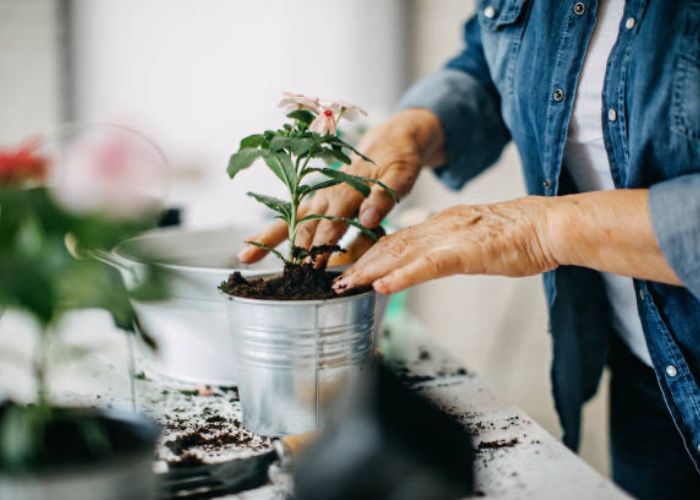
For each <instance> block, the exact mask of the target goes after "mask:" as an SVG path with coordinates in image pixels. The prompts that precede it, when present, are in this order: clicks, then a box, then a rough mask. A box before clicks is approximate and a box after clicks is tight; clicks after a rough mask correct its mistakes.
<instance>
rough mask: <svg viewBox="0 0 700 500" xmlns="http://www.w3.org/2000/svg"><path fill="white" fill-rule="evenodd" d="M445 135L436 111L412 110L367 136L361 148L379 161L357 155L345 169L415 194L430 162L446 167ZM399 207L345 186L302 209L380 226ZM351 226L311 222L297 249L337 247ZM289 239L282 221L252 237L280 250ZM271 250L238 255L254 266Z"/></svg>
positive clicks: (380, 193)
mask: <svg viewBox="0 0 700 500" xmlns="http://www.w3.org/2000/svg"><path fill="white" fill-rule="evenodd" d="M443 142H444V137H443V132H442V128H441V125H440V122H439V120H438V118H437V116H435V114H433V113H432V112H431V111H428V110H424V109H410V110H405V111H401V112H399V113H397V114H396V115H394V116H393V117H391V118H390V119H388V120H387V121H386V122H384V123H383V124H381V125H379V126H378V127H375V128H374V129H372V130H371V131H370V132H368V133H367V134H366V135H365V136H364V137H363V139H362V141H361V142H360V144H359V146H358V149H359V150H360V151H362V152H363V153H364V154H365V155H366V156H368V157H369V158H372V160H374V163H369V162H366V161H363V160H362V159H361V158H357V157H355V159H354V161H353V163H352V164H351V165H349V166H348V167H345V168H343V170H345V171H347V172H349V173H352V174H356V175H362V176H365V177H371V178H374V179H378V180H380V181H382V182H383V183H384V184H386V185H387V186H389V187H390V188H392V189H393V190H394V191H396V193H397V194H398V195H399V197H403V196H405V195H406V194H408V192H409V191H410V190H411V188H412V187H413V184H414V183H415V181H416V178H417V177H418V172H419V171H420V168H421V166H422V165H425V164H442V163H443V162H444V158H443V157H442V147H443ZM393 206H394V200H393V199H392V197H391V196H390V195H389V194H388V193H387V192H386V191H384V190H383V189H382V188H380V187H379V186H373V188H372V192H371V194H370V196H369V197H368V198H366V199H365V198H363V197H362V195H361V194H359V193H358V192H357V191H356V190H354V189H353V188H352V187H350V186H348V185H346V184H339V185H337V186H334V187H331V188H328V189H324V190H321V191H319V192H318V193H317V194H316V195H315V196H314V197H313V198H312V199H311V200H309V201H308V202H305V203H303V204H302V206H301V207H300V208H299V214H300V216H304V215H306V214H310V213H313V214H319V215H333V216H336V217H346V218H352V217H355V216H356V215H359V219H360V222H361V223H362V224H364V225H365V226H367V227H369V228H376V227H378V226H379V224H380V223H381V221H382V219H383V218H384V217H385V216H386V215H387V213H389V211H390V210H391V209H392V208H393ZM346 229H347V226H346V225H344V224H340V223H337V222H331V221H328V220H321V221H319V220H312V221H309V222H306V223H304V224H303V225H302V226H300V227H299V229H298V230H297V240H296V245H297V246H300V247H304V248H308V247H312V246H316V245H325V244H330V245H333V244H335V243H337V242H338V240H339V239H340V237H341V236H342V235H343V233H345V230H346ZM286 238H287V225H286V224H285V223H284V222H282V221H278V222H276V223H274V224H272V225H271V226H270V227H269V228H268V229H267V230H265V231H263V232H262V233H259V234H256V235H254V236H251V237H250V238H248V239H249V240H254V241H258V242H260V243H263V244H265V245H267V246H270V247H275V246H277V245H278V244H280V243H281V242H282V241H284V240H285V239H286ZM265 254H266V252H265V251H264V250H263V249H261V248H258V247H253V246H248V247H246V248H245V249H244V250H243V251H242V252H241V253H240V255H239V258H240V260H241V261H242V262H245V263H252V262H255V261H258V260H260V259H261V258H262V257H264V256H265Z"/></svg>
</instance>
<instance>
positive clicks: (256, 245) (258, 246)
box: [245, 241, 287, 262]
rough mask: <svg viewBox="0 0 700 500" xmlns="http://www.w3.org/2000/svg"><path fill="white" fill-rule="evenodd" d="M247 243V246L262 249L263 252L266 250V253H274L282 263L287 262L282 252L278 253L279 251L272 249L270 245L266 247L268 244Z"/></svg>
mask: <svg viewBox="0 0 700 500" xmlns="http://www.w3.org/2000/svg"><path fill="white" fill-rule="evenodd" d="M245 243H246V244H247V245H252V246H254V247H257V248H262V249H263V250H265V251H267V252H272V253H273V254H275V255H276V256H277V258H278V259H280V260H281V261H282V262H287V259H285V258H284V256H283V255H282V254H281V253H280V252H278V251H277V250H275V249H274V248H272V247H271V246H270V245H266V244H264V243H260V242H258V241H246V242H245Z"/></svg>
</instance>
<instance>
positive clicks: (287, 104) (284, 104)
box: [279, 92, 321, 114]
mask: <svg viewBox="0 0 700 500" xmlns="http://www.w3.org/2000/svg"><path fill="white" fill-rule="evenodd" d="M282 96H283V97H282V100H281V101H280V103H279V107H280V108H284V111H285V112H286V113H291V112H292V111H296V110H297V109H306V110H308V111H311V112H312V113H314V114H318V113H320V112H321V108H320V106H319V101H318V98H317V97H309V96H306V95H303V94H294V93H292V92H282Z"/></svg>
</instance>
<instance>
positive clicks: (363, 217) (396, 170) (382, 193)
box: [359, 163, 417, 228]
mask: <svg viewBox="0 0 700 500" xmlns="http://www.w3.org/2000/svg"><path fill="white" fill-rule="evenodd" d="M416 175H417V173H416V169H415V168H412V167H409V166H404V164H403V163H398V164H397V165H395V166H391V168H390V169H389V170H388V171H387V173H386V174H385V175H383V176H382V177H381V179H380V180H381V181H382V182H383V183H384V184H386V185H387V186H388V187H390V188H391V189H393V190H394V192H395V193H396V194H397V195H398V197H399V198H401V197H403V196H405V195H407V194H408V192H409V191H410V190H411V187H412V186H413V184H414V183H415V181H416ZM395 204H396V200H395V199H394V198H393V197H392V196H391V195H390V194H389V193H388V192H387V191H386V190H385V189H384V188H383V187H381V186H378V185H376V184H375V185H373V186H372V191H371V193H370V195H369V196H368V197H367V199H366V200H365V201H363V202H362V205H360V211H359V214H360V222H361V223H362V224H364V225H365V226H367V227H369V228H375V227H377V226H379V224H381V222H382V220H383V219H384V217H386V216H387V214H388V213H389V212H390V211H391V209H392V208H394V205H395Z"/></svg>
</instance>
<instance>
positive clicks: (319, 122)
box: [309, 108, 336, 135]
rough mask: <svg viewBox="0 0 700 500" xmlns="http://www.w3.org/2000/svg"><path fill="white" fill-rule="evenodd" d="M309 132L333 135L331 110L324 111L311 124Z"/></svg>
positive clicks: (333, 117)
mask: <svg viewBox="0 0 700 500" xmlns="http://www.w3.org/2000/svg"><path fill="white" fill-rule="evenodd" d="M309 130H310V131H312V132H318V133H319V134H321V135H335V133H336V123H335V115H334V114H333V110H331V109H328V108H326V109H324V110H323V112H322V113H321V114H320V115H318V116H317V117H316V118H314V121H312V122H311V124H310V125H309Z"/></svg>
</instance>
